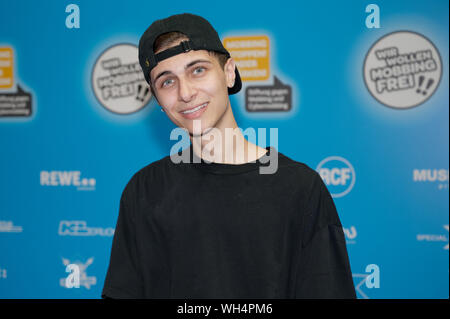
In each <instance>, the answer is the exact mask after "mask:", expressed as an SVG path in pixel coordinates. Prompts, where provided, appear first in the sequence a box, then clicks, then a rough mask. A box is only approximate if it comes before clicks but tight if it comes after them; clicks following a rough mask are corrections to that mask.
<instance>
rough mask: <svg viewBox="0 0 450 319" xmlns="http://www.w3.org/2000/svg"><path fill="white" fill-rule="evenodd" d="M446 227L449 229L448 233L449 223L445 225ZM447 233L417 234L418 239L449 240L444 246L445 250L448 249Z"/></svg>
mask: <svg viewBox="0 0 450 319" xmlns="http://www.w3.org/2000/svg"><path fill="white" fill-rule="evenodd" d="M444 229H445V230H447V235H448V225H444ZM447 235H445V234H417V236H416V238H417V241H426V242H447V245H445V246H443V247H442V248H443V249H444V250H448V245H449V244H448V236H447Z"/></svg>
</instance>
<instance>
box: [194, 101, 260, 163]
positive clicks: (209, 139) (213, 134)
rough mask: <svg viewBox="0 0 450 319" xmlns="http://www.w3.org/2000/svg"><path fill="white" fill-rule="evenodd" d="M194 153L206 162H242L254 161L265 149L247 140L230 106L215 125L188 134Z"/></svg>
mask: <svg viewBox="0 0 450 319" xmlns="http://www.w3.org/2000/svg"><path fill="white" fill-rule="evenodd" d="M190 139H191V143H192V146H193V151H194V153H195V155H197V156H198V157H201V158H202V159H203V160H205V161H208V162H215V163H223V164H244V163H248V162H253V161H256V160H257V159H258V158H260V157H261V156H263V155H264V154H265V153H266V149H264V148H261V147H259V146H258V145H255V144H253V143H251V142H249V141H247V140H246V139H245V137H244V135H243V134H242V132H241V130H240V128H239V127H238V126H237V123H236V121H235V119H234V116H233V113H232V111H231V107H229V109H228V110H227V111H226V113H225V114H224V118H223V119H222V120H221V121H220V122H219V123H218V125H216V127H214V128H211V129H209V130H206V131H205V132H204V133H203V134H202V135H196V136H190Z"/></svg>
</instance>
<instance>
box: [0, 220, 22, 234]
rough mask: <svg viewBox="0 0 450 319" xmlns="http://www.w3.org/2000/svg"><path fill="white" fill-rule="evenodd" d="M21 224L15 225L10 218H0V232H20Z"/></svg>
mask: <svg viewBox="0 0 450 319" xmlns="http://www.w3.org/2000/svg"><path fill="white" fill-rule="evenodd" d="M22 231H23V228H22V226H15V225H14V223H13V222H12V221H10V220H0V233H21V232H22Z"/></svg>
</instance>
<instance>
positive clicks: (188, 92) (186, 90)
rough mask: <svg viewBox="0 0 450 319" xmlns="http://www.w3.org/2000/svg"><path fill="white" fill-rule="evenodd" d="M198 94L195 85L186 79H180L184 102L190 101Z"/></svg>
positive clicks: (180, 89)
mask: <svg viewBox="0 0 450 319" xmlns="http://www.w3.org/2000/svg"><path fill="white" fill-rule="evenodd" d="M196 94H197V89H196V88H195V86H194V85H193V84H192V83H191V82H190V81H189V80H186V79H180V81H179V97H180V100H182V101H183V102H190V101H192V99H193V98H194V97H195V95H196Z"/></svg>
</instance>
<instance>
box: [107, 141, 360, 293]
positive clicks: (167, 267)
mask: <svg viewBox="0 0 450 319" xmlns="http://www.w3.org/2000/svg"><path fill="white" fill-rule="evenodd" d="M266 149H267V151H268V153H267V154H266V155H265V156H270V155H273V154H274V153H271V152H275V154H278V169H277V171H276V173H274V174H260V172H259V168H260V167H261V166H264V165H268V164H267V163H265V164H263V162H264V161H260V159H258V160H257V161H256V162H250V163H245V164H238V165H233V164H220V163H207V162H205V161H203V160H201V162H200V163H192V161H191V163H178V164H175V163H173V162H172V160H171V158H170V156H166V157H164V158H162V159H160V160H158V161H156V162H153V163H152V164H150V165H148V166H146V167H144V168H143V169H141V170H140V171H139V172H137V173H136V174H135V175H134V176H133V177H132V178H131V180H130V181H129V182H128V184H127V186H126V187H125V189H124V191H123V194H122V197H121V200H120V211H119V217H118V220H117V225H116V230H115V234H114V239H113V244H112V250H111V259H110V264H109V268H108V272H107V275H106V279H105V283H104V288H103V292H102V297H104V298H106V297H109V298H177V299H183V298H189V299H192V298H248V299H253V298H256V299H259V298H276V299H279V298H283V299H285V298H355V297H356V295H355V289H354V285H353V279H352V274H351V271H350V264H349V259H348V255H347V249H346V244H345V237H344V233H343V229H342V225H341V223H340V220H339V217H338V214H337V211H336V208H335V205H334V203H333V200H332V198H331V196H330V194H329V192H328V190H327V188H326V186H325V185H324V183H323V181H322V179H321V178H320V176H319V175H318V174H317V172H316V171H314V170H313V169H311V168H309V167H308V166H307V165H305V164H302V163H300V162H296V161H294V160H292V159H290V158H288V157H287V156H285V155H283V154H282V153H280V152H277V150H276V149H275V148H274V147H267V148H266ZM189 152H190V154H191V156H194V157H196V155H195V154H194V153H193V152H192V145H191V146H190V147H189ZM179 154H181V153H179ZM196 158H197V159H199V158H198V157H196Z"/></svg>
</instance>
